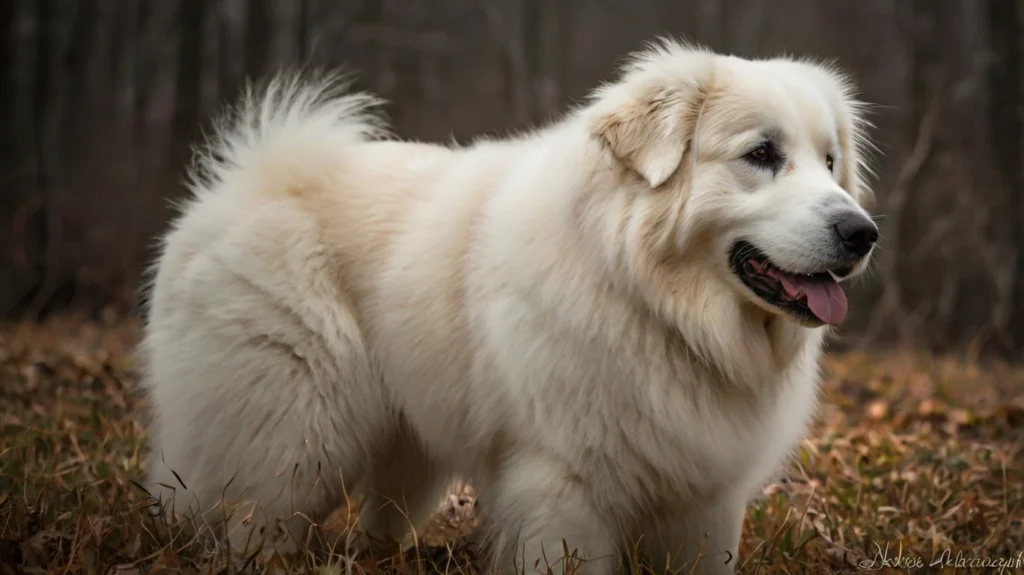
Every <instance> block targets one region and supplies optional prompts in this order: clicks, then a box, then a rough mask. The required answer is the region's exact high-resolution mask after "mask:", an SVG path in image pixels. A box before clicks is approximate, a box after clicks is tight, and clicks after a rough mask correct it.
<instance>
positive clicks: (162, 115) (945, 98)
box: [0, 0, 1024, 354]
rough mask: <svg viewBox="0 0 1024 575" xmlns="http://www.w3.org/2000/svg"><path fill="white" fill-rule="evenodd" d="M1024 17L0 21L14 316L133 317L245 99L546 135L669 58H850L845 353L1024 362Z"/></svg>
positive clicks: (398, 10) (1004, 8)
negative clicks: (142, 287)
mask: <svg viewBox="0 0 1024 575" xmlns="http://www.w3.org/2000/svg"><path fill="white" fill-rule="evenodd" d="M1022 4H1024V2H1022V1H1019V0H860V1H858V2H848V1H846V2H844V1H838V0H837V1H831V0H830V1H824V0H772V1H771V2H769V1H768V0H633V1H629V0H429V1H428V0H333V1H330V0H0V23H2V27H0V82H3V84H2V87H0V134H2V135H3V137H2V138H0V316H3V317H7V318H21V317H33V316H39V315H45V314H48V313H53V312H57V311H62V310H67V309H81V310H88V311H92V312H99V311H101V310H104V309H122V310H128V311H131V310H137V301H138V298H137V288H138V281H139V277H140V273H141V272H142V271H143V270H144V268H145V266H146V265H147V263H148V261H149V258H151V257H152V255H153V247H154V238H155V236H156V235H157V234H158V233H159V232H160V231H161V230H162V229H163V226H164V224H165V223H166V220H167V218H168V216H169V215H171V214H172V210H171V202H172V200H173V199H175V198H179V197H181V196H182V194H183V193H184V188H183V185H182V183H181V182H182V176H183V171H184V169H185V166H186V164H187V162H188V159H189V146H190V144H192V143H195V142H197V141H198V139H199V138H200V137H201V134H202V130H203V129H205V128H208V126H209V121H210V118H211V115H213V114H216V113H217V112H218V111H219V110H221V108H222V106H223V105H224V104H225V103H226V101H228V100H230V99H231V98H233V97H234V96H235V95H236V94H237V92H238V91H239V89H240V87H241V86H242V85H243V82H244V80H245V78H246V77H262V76H264V75H265V74H267V73H269V72H271V71H273V70H275V69H279V68H282V67H293V66H298V65H303V64H306V65H332V66H334V65H344V66H346V67H348V68H349V69H351V70H352V71H354V72H356V73H357V74H358V87H360V88H366V89H370V90H373V91H375V92H377V93H379V94H381V95H383V96H384V97H386V98H387V99H388V100H389V101H390V104H389V105H388V106H387V108H386V112H387V113H388V115H389V116H390V118H391V120H392V123H393V125H394V126H395V127H396V130H397V132H398V133H399V134H400V135H402V136H405V137H411V138H419V139H429V140H440V141H446V140H451V139H452V138H455V139H457V140H459V141H466V140H468V139H470V138H472V137H474V136H476V135H481V134H487V133H490V134H494V133H501V132H505V131H507V130H510V129H513V128H521V127H526V126H529V125H535V124H537V123H539V122H543V121H544V120H545V119H547V118H549V117H551V116H553V115H556V114H558V113H560V112H562V111H564V110H565V109H566V107H567V105H569V104H571V103H572V102H574V101H578V100H579V99H581V98H582V97H583V96H584V95H585V94H586V92H587V91H588V90H589V89H591V88H594V87H596V86H597V84H598V82H600V81H601V80H605V79H610V78H611V77H612V73H613V71H614V69H615V66H616V65H617V64H619V63H620V62H621V59H622V57H623V56H625V55H626V53H627V52H629V51H630V50H634V49H637V48H640V47H642V45H643V43H644V42H645V41H648V40H651V39H653V38H654V37H655V36H656V35H663V34H667V35H673V36H677V37H686V38H690V39H693V40H697V41H699V42H702V43H705V44H707V45H708V46H710V47H711V48H714V49H716V50H721V51H728V52H733V53H736V54H738V55H742V56H767V55H773V54H779V53H788V54H795V55H808V56H814V57H817V58H821V59H835V60H836V61H837V62H838V63H839V64H840V65H841V66H842V67H844V68H845V69H847V70H849V71H851V72H852V73H853V74H854V75H855V77H856V80H857V82H858V83H859V85H860V87H861V89H862V97H863V99H865V100H867V101H869V102H871V103H873V104H876V108H875V112H874V115H873V118H872V119H873V121H874V123H875V124H876V126H877V129H876V131H875V132H874V136H875V138H876V140H877V142H878V144H879V147H880V148H881V154H880V155H879V156H878V157H877V158H876V166H877V170H878V174H879V177H878V179H877V181H876V194H877V196H878V199H879V205H878V208H877V212H878V213H879V214H882V216H883V217H882V219H881V220H880V222H881V225H882V236H883V239H882V244H881V248H882V249H881V251H880V252H879V253H878V257H877V259H876V260H875V261H876V263H875V272H874V274H873V276H872V278H871V279H869V280H867V281H863V282H860V283H859V285H857V286H856V287H855V288H854V290H853V291H854V293H853V295H852V298H853V299H854V301H853V302H852V306H853V308H852V309H853V313H851V318H850V320H849V321H848V324H847V325H846V326H844V328H843V330H842V338H841V343H842V344H858V343H868V344H907V343H909V344H913V345H924V346H929V347H932V348H936V349H938V348H961V349H962V348H964V346H968V347H967V349H971V350H978V351H995V352H1000V353H1004V354H1014V353H1017V352H1019V351H1020V350H1021V349H1024V171H1022V147H1024V139H1022V138H1024V116H1022V113H1021V107H1022V104H1024V100H1022V89H1024V86H1022V78H1021V74H1022V71H1024V70H1022V56H1024V54H1022V51H1021V50H1022V46H1021V44H1022V36H1021V32H1022V27H1024V25H1022V21H1021V18H1022V12H1024V7H1022Z"/></svg>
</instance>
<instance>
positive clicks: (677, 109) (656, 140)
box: [591, 85, 704, 188]
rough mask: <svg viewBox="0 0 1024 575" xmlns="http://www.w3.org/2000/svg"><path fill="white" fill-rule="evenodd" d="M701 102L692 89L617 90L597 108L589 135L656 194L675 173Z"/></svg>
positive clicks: (698, 92)
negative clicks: (597, 140)
mask: <svg viewBox="0 0 1024 575" xmlns="http://www.w3.org/2000/svg"><path fill="white" fill-rule="evenodd" d="M703 101H704V94H703V91H702V90H700V89H699V88H698V87H696V86H682V87H666V86H646V87H640V88H639V89H638V88H637V87H635V86H629V85H621V86H616V87H615V88H613V89H611V90H609V91H607V92H605V93H604V94H603V96H602V97H601V98H600V99H599V101H598V102H597V104H596V106H595V114H594V120H593V123H592V125H591V131H592V133H593V135H594V136H596V137H598V138H600V140H601V141H602V142H603V143H604V144H605V145H606V146H607V147H608V149H609V150H610V151H611V153H612V155H614V156H615V158H616V159H618V161H619V162H621V163H622V164H623V165H624V166H626V167H627V168H629V169H631V170H633V171H634V172H636V173H637V174H639V175H640V176H641V177H642V178H643V179H644V180H646V181H647V184H648V185H650V186H651V187H652V188H657V187H658V186H660V185H662V184H664V183H665V182H666V181H668V179H669V178H671V177H672V175H673V174H674V173H675V172H676V170H678V169H679V165H680V163H681V162H682V159H683V156H684V154H685V153H686V150H687V148H688V146H689V145H690V141H691V139H692V138H693V132H694V127H695V126H696V123H697V116H698V115H699V114H700V108H701V106H702V105H703Z"/></svg>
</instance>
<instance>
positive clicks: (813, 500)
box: [0, 318, 1024, 574]
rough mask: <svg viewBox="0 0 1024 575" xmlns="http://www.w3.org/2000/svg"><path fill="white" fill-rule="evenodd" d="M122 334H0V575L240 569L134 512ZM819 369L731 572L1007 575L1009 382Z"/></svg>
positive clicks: (962, 364) (1022, 495)
mask: <svg viewBox="0 0 1024 575" xmlns="http://www.w3.org/2000/svg"><path fill="white" fill-rule="evenodd" d="M136 327H137V326H136V325H135V324H134V323H133V322H130V321H126V322H120V321H119V322H115V321H110V322H107V323H106V324H103V323H95V322H82V321H76V320H73V319H69V318H63V319H55V320H52V321H50V322H48V323H47V324H46V325H42V326H40V325H18V326H8V327H5V328H3V329H2V330H0V426H2V427H0V428H2V431H0V574H7V573H43V572H46V573H124V574H127V573H137V572H151V573H208V572H209V573H214V572H225V573H226V572H231V571H234V570H236V569H237V568H238V567H239V566H238V565H230V564H229V563H228V562H227V560H226V557H225V554H224V553H223V552H222V550H218V549H213V548H209V547H206V546H204V545H203V544H201V543H200V542H197V541H194V540H190V539H187V538H184V537H183V536H182V534H181V533H180V532H179V531H178V530H177V529H176V528H175V527H174V526H166V525H160V524H158V523H157V522H156V521H154V520H152V519H150V518H149V517H148V516H147V514H146V512H145V511H144V509H143V508H144V507H145V506H146V504H147V502H148V498H147V495H146V494H145V493H144V492H143V491H142V490H141V489H140V488H139V487H138V485H137V484H136V483H135V481H137V480H138V479H139V478H140V476H141V474H142V471H141V466H142V465H143V463H144V455H145V438H146V430H145V428H144V426H143V424H142V419H141V417H140V411H141V405H140V401H139V400H138V398H137V397H135V394H134V392H133V388H134V383H135V379H134V377H135V376H134V373H133V369H132V363H131V359H130V357H131V356H130V352H131V344H132V342H133V341H134V336H135V333H136ZM826 368H827V369H826V376H827V383H826V398H825V401H824V409H823V411H822V417H821V419H820V421H819V423H818V425H817V426H816V427H815V429H814V431H813V432H812V433H811V435H810V438H809V439H808V440H807V441H806V442H805V443H804V444H803V445H802V447H801V449H800V451H799V455H798V457H797V458H796V461H795V462H794V463H793V465H792V466H791V467H790V469H789V472H788V474H787V475H786V477H785V478H784V479H783V480H782V481H780V482H779V483H776V484H773V485H771V486H769V487H768V488H767V489H765V491H764V495H763V497H762V498H760V499H759V500H758V501H756V502H755V503H753V504H752V505H751V506H750V508H749V511H748V514H747V520H746V524H745V530H744V536H743V541H742V546H741V553H740V558H739V561H740V569H739V571H740V572H741V573H758V574H770V573H840V572H851V573H852V572H858V571H863V570H878V571H881V572H894V573H895V572H902V573H906V572H911V573H932V572H940V571H941V572H950V573H953V572H955V573H972V572H979V573H981V572H998V571H999V565H998V563H996V562H999V561H1003V562H1010V564H1009V566H1008V567H1007V568H1006V569H1005V572H1024V557H1022V556H1021V553H1022V552H1024V455H1022V451H1021V450H1022V448H1024V370H1019V369H1013V368H1010V367H1007V366H1001V365H994V366H986V367H984V368H983V367H981V366H980V365H978V364H976V363H974V362H969V361H962V360H957V359H949V358H935V357H930V356H925V355H911V354H906V355H904V354H882V355H874V356H872V355H858V354H846V355H837V356H834V357H831V358H830V359H829V360H828V362H827V365H826ZM484 511H485V510H484ZM344 516H345V514H339V515H337V516H336V517H335V518H334V519H333V521H335V522H336V523H344V521H339V518H344ZM463 527H464V525H463V526H462V527H460V526H458V525H456V526H451V525H445V521H444V520H443V518H440V517H439V518H438V520H437V522H436V525H435V528H434V529H432V530H431V531H430V532H428V533H426V534H424V537H423V538H422V541H423V542H424V544H423V545H421V547H420V549H418V550H411V551H409V552H408V553H405V554H404V555H402V556H397V555H396V556H395V557H390V558H387V559H385V560H384V561H377V562H375V561H372V560H368V559H359V560H355V561H347V562H346V561H344V560H341V559H337V558H336V559H334V560H333V561H334V563H333V564H332V565H331V566H329V567H328V566H325V565H324V564H317V563H316V561H315V560H314V559H313V558H308V559H303V560H302V561H300V562H299V563H300V564H298V565H295V564H294V563H293V564H288V565H286V564H285V563H284V562H283V561H281V562H279V563H277V564H276V565H277V567H279V570H281V571H291V572H296V573H313V572H338V571H340V570H341V568H342V567H344V566H348V567H353V568H354V570H355V571H357V572H364V571H365V572H382V571H383V572H387V573H399V572H410V573H413V572H416V573H419V572H423V571H438V572H454V571H458V570H460V569H461V568H466V561H467V558H468V554H467V552H466V550H465V548H464V547H463V546H461V545H460V544H458V543H454V544H448V545H446V543H445V539H452V535H451V534H452V533H455V532H458V531H459V529H460V528H463ZM886 546H888V554H887V556H886V557H884V559H885V561H883V560H882V559H883V557H881V556H879V549H882V550H885V549H886ZM943 559H948V561H942V560H943ZM936 560H939V561H940V562H941V565H939V564H936V563H935V561H936ZM982 561H987V562H988V563H984V564H983V563H982ZM918 565H921V566H922V567H921V568H916V567H917V566H918ZM629 567H631V568H630V569H629V570H630V571H634V572H635V571H636V570H637V569H638V567H637V566H635V565H632V566H629ZM940 567H944V568H942V569H940Z"/></svg>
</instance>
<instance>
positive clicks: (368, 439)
mask: <svg viewBox="0 0 1024 575" xmlns="http://www.w3.org/2000/svg"><path fill="white" fill-rule="evenodd" d="M211 291H212V290H211ZM211 291H207V292H206V293H211ZM231 293H232V295H233V297H236V298H238V297H242V298H244V297H245V296H244V293H242V294H240V293H239V291H238V290H235V291H233V292H231ZM333 311H335V312H337V313H338V315H339V317H334V318H331V320H332V321H333V322H334V325H335V326H338V327H337V328H336V333H335V336H336V337H335V338H334V340H333V341H327V338H325V337H323V336H320V335H318V334H314V333H312V332H310V331H308V330H305V329H303V327H302V326H301V325H300V324H297V323H296V322H295V320H294V318H292V317H288V316H285V315H281V316H277V315H276V314H277V310H276V309H274V308H267V309H260V310H257V311H254V312H251V313H246V314H243V315H242V317H243V318H246V319H247V318H250V317H251V318H253V320H251V321H239V322H233V321H228V320H227V319H225V317H224V316H225V314H228V313H230V312H231V303H225V307H224V308H221V309H218V310H217V311H216V312H212V313H211V312H210V311H206V310H194V309H192V308H191V307H190V306H187V305H181V306H177V307H176V309H174V310H173V311H172V312H170V313H163V312H160V313H158V314H157V319H156V320H155V323H153V325H151V326H150V328H149V334H148V338H147V339H148V341H147V347H148V349H149V351H150V361H149V364H150V365H149V369H148V371H149V373H148V374H147V375H146V377H145V382H146V383H145V385H146V386H147V387H148V388H149V397H148V400H149V402H150V407H151V409H152V413H153V415H154V422H153V423H154V429H153V435H152V438H151V439H152V444H151V447H152V449H151V456H150V460H149V469H148V473H149V485H150V489H151V490H152V492H153V493H154V495H156V496H158V497H161V498H162V499H164V500H167V499H169V498H172V497H173V502H172V503H171V505H170V506H169V509H168V510H169V511H173V512H176V513H178V514H183V513H184V514H185V515H187V516H188V517H189V518H191V519H192V520H194V521H196V522H197V524H198V526H199V527H200V528H203V530H205V531H207V532H209V533H210V534H213V535H216V536H217V542H218V545H227V544H230V546H231V548H232V549H233V550H235V551H238V552H240V553H246V554H248V553H251V552H253V551H254V550H255V549H259V548H262V549H263V550H264V551H268V550H270V549H271V548H274V549H276V550H278V551H280V552H285V553H288V552H293V551H297V550H301V549H303V548H304V547H305V544H306V541H307V539H308V537H309V535H310V529H309V528H310V527H311V526H312V525H314V524H316V523H319V522H321V521H322V520H323V519H324V518H325V517H326V516H327V515H328V514H329V513H330V512H331V511H332V510H333V509H334V508H336V507H337V506H339V505H340V504H341V503H343V502H344V499H345V492H346V489H350V488H352V487H353V486H354V485H355V483H356V482H357V481H358V480H359V478H360V476H362V475H363V472H364V470H365V467H366V465H367V464H368V463H369V458H370V455H369V454H370V453H372V452H374V451H375V450H377V449H378V448H379V447H380V445H379V443H380V442H379V438H382V437H387V435H388V433H389V432H390V430H389V429H388V426H389V425H390V421H391V418H390V417H389V416H388V414H387V411H388V410H387V409H386V406H385V403H384V400H383V398H382V397H381V391H380V389H379V387H380V385H379V380H378V379H377V378H375V377H373V374H372V370H371V366H370V362H369V360H368V358H367V357H366V354H365V352H364V351H363V347H362V345H361V342H360V340H359V334H358V332H357V331H356V330H355V329H354V327H353V326H354V325H355V323H354V321H352V319H351V318H344V317H340V316H341V315H343V312H342V311H341V308H335V309H334V310H333ZM268 326H269V327H271V329H265V328H266V327H268ZM225 532H226V534H227V537H224V535H225Z"/></svg>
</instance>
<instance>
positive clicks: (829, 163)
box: [825, 154, 833, 172]
mask: <svg viewBox="0 0 1024 575" xmlns="http://www.w3.org/2000/svg"><path fill="white" fill-rule="evenodd" d="M832 164H833V161H832V154H827V155H826V156H825V167H827V168H828V171H830V172H831V171H832Z"/></svg>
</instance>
